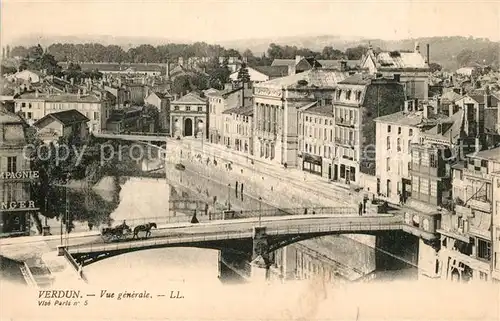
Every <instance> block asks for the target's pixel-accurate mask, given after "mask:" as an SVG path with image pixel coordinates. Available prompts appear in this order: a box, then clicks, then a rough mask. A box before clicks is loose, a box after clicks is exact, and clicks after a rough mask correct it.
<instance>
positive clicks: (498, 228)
mask: <svg viewBox="0 0 500 321" xmlns="http://www.w3.org/2000/svg"><path fill="white" fill-rule="evenodd" d="M492 178H493V179H492V199H491V205H492V210H491V215H493V226H492V232H493V235H492V238H493V239H492V246H493V247H492V252H493V262H492V264H491V265H492V271H491V277H492V279H493V281H494V282H500V171H496V172H494V173H492Z"/></svg>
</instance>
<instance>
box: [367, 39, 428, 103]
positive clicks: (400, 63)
mask: <svg viewBox="0 0 500 321" xmlns="http://www.w3.org/2000/svg"><path fill="white" fill-rule="evenodd" d="M428 60H429V47H427V59H426V58H424V56H423V55H422V54H421V53H420V46H419V44H418V43H416V44H415V49H414V51H413V52H400V51H391V52H380V53H378V54H375V53H374V51H373V48H372V46H371V45H370V46H369V49H368V51H367V53H366V54H365V55H364V56H363V58H362V59H361V63H360V65H361V68H362V69H365V70H368V71H369V72H370V73H371V74H377V73H380V74H382V75H383V76H384V77H389V78H396V79H397V80H398V81H400V82H401V83H402V84H403V85H404V86H405V92H406V96H407V97H408V98H409V99H415V98H416V99H420V100H427V99H428V97H429V76H430V74H431V71H430V69H429V64H428Z"/></svg>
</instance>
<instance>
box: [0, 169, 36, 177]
mask: <svg viewBox="0 0 500 321" xmlns="http://www.w3.org/2000/svg"><path fill="white" fill-rule="evenodd" d="M39 177H40V173H39V172H38V171H22V172H1V173H0V179H25V178H30V179H37V178H39Z"/></svg>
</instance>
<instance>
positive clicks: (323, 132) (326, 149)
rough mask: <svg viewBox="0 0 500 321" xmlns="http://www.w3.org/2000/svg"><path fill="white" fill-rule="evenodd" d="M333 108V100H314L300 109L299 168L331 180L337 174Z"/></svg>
mask: <svg viewBox="0 0 500 321" xmlns="http://www.w3.org/2000/svg"><path fill="white" fill-rule="evenodd" d="M323 103H324V101H323ZM333 108H334V107H333V105H332V104H331V101H330V104H328V105H326V103H325V104H323V105H322V102H314V103H312V104H311V105H310V106H306V107H304V108H302V109H301V110H300V111H299V128H300V129H299V131H300V132H299V158H300V159H299V164H298V165H299V168H301V169H302V170H303V171H305V172H309V173H312V174H315V175H320V176H323V177H325V178H328V179H329V180H332V179H334V178H335V174H336V172H335V170H334V169H333V167H332V165H333V158H334V157H333V156H334V155H335V142H334V134H335V124H334V122H335V120H334V116H333ZM337 172H338V171H337Z"/></svg>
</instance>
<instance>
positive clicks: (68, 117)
mask: <svg viewBox="0 0 500 321" xmlns="http://www.w3.org/2000/svg"><path fill="white" fill-rule="evenodd" d="M47 118H52V119H54V120H56V121H58V122H60V123H61V124H63V125H71V124H74V123H80V122H85V123H86V122H88V121H90V119H88V118H87V117H86V116H85V115H83V114H82V113H80V112H79V111H78V110H76V109H70V110H64V111H59V112H56V113H50V114H48V115H46V116H44V117H42V118H41V119H39V120H38V121H37V122H36V123H34V126H37V125H38V124H40V123H41V122H42V121H44V120H45V119H47Z"/></svg>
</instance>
